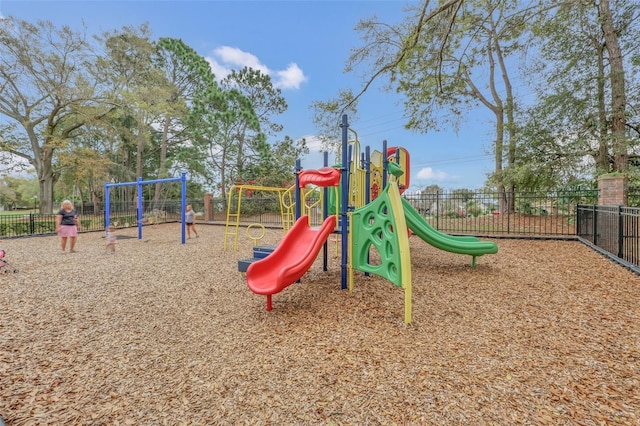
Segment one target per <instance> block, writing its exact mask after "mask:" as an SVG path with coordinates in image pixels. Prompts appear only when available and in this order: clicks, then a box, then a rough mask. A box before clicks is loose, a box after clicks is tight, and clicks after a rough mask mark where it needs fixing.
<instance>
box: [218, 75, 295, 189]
mask: <svg viewBox="0 0 640 426" xmlns="http://www.w3.org/2000/svg"><path fill="white" fill-rule="evenodd" d="M220 85H221V86H222V88H223V89H225V90H229V91H230V90H238V92H240V93H241V94H242V96H244V97H245V98H246V99H247V101H248V103H249V104H250V105H251V108H252V109H253V113H254V114H255V115H245V114H240V115H238V116H237V117H236V119H237V120H238V121H237V122H236V123H235V129H236V132H235V137H234V139H235V145H236V146H235V148H234V151H235V152H236V153H237V155H236V158H235V170H234V174H235V176H236V178H237V179H240V180H247V176H245V174H246V169H247V167H248V166H249V165H250V164H252V163H255V162H256V161H258V158H259V157H260V156H261V155H262V156H263V155H264V153H268V152H270V149H269V147H268V146H267V138H268V137H269V136H273V135H275V134H277V133H278V132H280V131H282V125H281V124H278V123H276V122H274V121H273V116H274V115H279V114H282V113H284V112H285V111H286V110H287V103H286V101H285V99H284V97H283V96H282V92H281V90H280V89H277V88H275V87H273V83H272V82H271V77H270V76H269V75H266V74H263V73H262V72H260V71H258V70H254V69H251V68H247V67H244V68H243V69H241V70H239V71H236V70H233V71H231V73H230V74H229V75H228V76H226V77H225V78H224V79H223V80H222V81H221V83H220Z"/></svg>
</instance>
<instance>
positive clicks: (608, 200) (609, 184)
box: [598, 175, 629, 206]
mask: <svg viewBox="0 0 640 426" xmlns="http://www.w3.org/2000/svg"><path fill="white" fill-rule="evenodd" d="M598 189H599V190H600V192H599V194H598V205H601V206H607V205H609V206H626V205H627V201H628V199H627V190H628V189H629V181H628V180H627V177H626V176H624V175H602V176H600V177H599V178H598Z"/></svg>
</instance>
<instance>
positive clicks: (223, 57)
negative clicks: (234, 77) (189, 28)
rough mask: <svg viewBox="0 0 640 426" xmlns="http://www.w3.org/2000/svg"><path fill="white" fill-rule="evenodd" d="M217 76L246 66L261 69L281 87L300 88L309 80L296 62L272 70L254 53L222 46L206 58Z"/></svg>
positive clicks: (220, 77) (219, 77)
mask: <svg viewBox="0 0 640 426" xmlns="http://www.w3.org/2000/svg"><path fill="white" fill-rule="evenodd" d="M205 59H206V60H207V62H209V65H210V66H211V70H212V71H213V73H214V74H215V76H216V78H217V79H219V80H221V79H223V78H225V77H226V76H227V75H228V74H230V73H231V70H232V69H241V68H244V67H248V68H252V69H254V70H257V71H260V72H261V73H262V74H265V75H269V76H271V79H272V81H273V85H274V86H275V87H277V88H279V89H299V88H300V85H301V84H302V83H304V82H305V81H307V80H308V78H307V76H306V75H304V71H302V69H301V68H300V67H299V66H298V65H297V64H296V63H291V64H289V65H288V66H287V68H286V69H284V70H271V69H269V67H267V66H266V65H265V64H263V63H262V62H260V59H258V57H257V56H256V55H254V54H252V53H248V52H245V51H243V50H241V49H238V48H237V47H231V46H220V47H218V48H216V49H215V50H214V51H213V57H207V58H205Z"/></svg>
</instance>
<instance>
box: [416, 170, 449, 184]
mask: <svg viewBox="0 0 640 426" xmlns="http://www.w3.org/2000/svg"><path fill="white" fill-rule="evenodd" d="M416 177H417V178H418V179H424V180H436V181H443V180H447V179H450V178H451V176H449V175H448V174H447V173H446V172H442V171H438V170H433V169H432V168H431V167H424V168H422V169H420V171H419V172H418V174H417V175H416Z"/></svg>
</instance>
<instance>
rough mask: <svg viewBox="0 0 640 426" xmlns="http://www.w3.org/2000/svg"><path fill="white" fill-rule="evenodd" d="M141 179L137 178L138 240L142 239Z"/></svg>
mask: <svg viewBox="0 0 640 426" xmlns="http://www.w3.org/2000/svg"><path fill="white" fill-rule="evenodd" d="M142 207H143V205H142V178H141V177H139V178H138V239H139V240H141V239H142Z"/></svg>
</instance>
